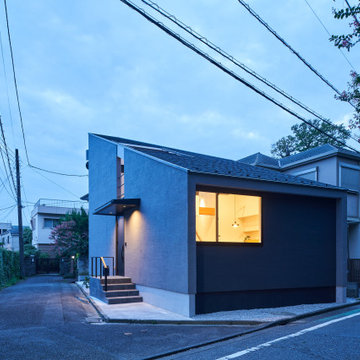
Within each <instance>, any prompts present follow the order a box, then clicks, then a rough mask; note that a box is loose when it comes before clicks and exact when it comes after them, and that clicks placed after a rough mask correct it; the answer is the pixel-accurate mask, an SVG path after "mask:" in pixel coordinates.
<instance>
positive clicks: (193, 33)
mask: <svg viewBox="0 0 360 360" xmlns="http://www.w3.org/2000/svg"><path fill="white" fill-rule="evenodd" d="M141 1H142V2H143V3H144V4H145V5H147V6H149V7H150V8H152V9H153V10H155V11H156V12H158V13H159V14H161V15H162V16H164V17H165V18H166V19H168V20H170V21H171V22H173V23H174V24H176V25H177V26H178V27H180V28H181V29H183V30H184V31H186V32H187V33H188V34H190V35H191V36H193V37H194V38H195V39H197V40H199V41H200V42H201V43H203V44H204V45H206V46H207V47H209V48H210V49H212V50H214V51H215V52H216V53H218V54H219V55H221V56H223V57H224V58H226V59H227V60H229V61H230V62H232V63H233V64H234V65H236V66H238V67H239V68H241V69H242V70H244V71H245V72H247V73H248V74H250V75H251V76H253V77H255V78H256V79H257V80H259V81H261V82H262V83H264V84H265V85H267V86H269V87H270V88H271V89H273V90H275V91H276V92H277V93H279V94H281V95H283V96H284V97H285V98H287V99H288V100H290V101H291V102H293V103H294V104H296V105H298V106H300V107H301V108H302V109H303V110H305V111H307V112H309V113H310V114H312V115H314V116H315V117H317V118H318V119H319V120H321V121H323V122H325V123H327V124H328V125H331V126H336V125H335V124H333V123H332V122H331V121H330V120H329V119H326V118H325V117H323V116H322V115H320V114H319V113H317V112H316V111H315V110H312V109H311V108H309V107H308V106H306V105H305V104H303V103H302V102H301V101H299V100H297V99H296V98H294V97H293V96H291V95H289V94H288V93H286V92H285V91H284V90H282V89H280V88H279V87H278V86H276V85H275V84H273V83H272V82H270V81H269V80H267V79H266V78H265V77H263V76H262V75H259V74H258V73H256V72H255V71H254V70H252V69H250V68H249V67H248V66H246V65H245V64H243V63H242V62H240V61H239V60H237V59H236V58H234V57H233V56H232V55H230V54H229V53H227V52H226V51H224V50H223V49H221V48H220V47H219V46H217V45H216V44H214V43H213V42H211V41H210V40H208V39H207V38H206V37H205V36H203V35H201V34H199V33H198V32H196V31H195V30H193V29H192V28H191V27H190V26H188V25H186V24H185V23H184V22H182V21H181V20H179V19H178V18H176V17H175V15H173V14H170V13H169V12H167V11H166V10H165V9H163V8H161V7H160V6H159V5H158V4H156V3H155V2H154V1H151V0H141ZM305 1H306V0H305ZM350 137H351V138H352V139H353V140H355V141H357V140H358V139H357V138H356V137H355V136H352V135H350Z"/></svg>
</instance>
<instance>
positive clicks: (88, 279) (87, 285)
mask: <svg viewBox="0 0 360 360" xmlns="http://www.w3.org/2000/svg"><path fill="white" fill-rule="evenodd" d="M83 286H85V287H86V288H87V289H88V288H89V287H90V278H89V276H86V277H85V279H84V280H83Z"/></svg>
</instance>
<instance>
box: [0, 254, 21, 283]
mask: <svg viewBox="0 0 360 360" xmlns="http://www.w3.org/2000/svg"><path fill="white" fill-rule="evenodd" d="M18 279H20V263H19V253H17V252H13V251H8V250H4V249H0V289H2V288H4V287H6V286H10V285H13V284H14V283H16V281H17V280H18Z"/></svg>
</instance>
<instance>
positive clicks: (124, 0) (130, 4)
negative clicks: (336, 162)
mask: <svg viewBox="0 0 360 360" xmlns="http://www.w3.org/2000/svg"><path fill="white" fill-rule="evenodd" d="M120 1H121V2H122V3H124V4H125V5H127V6H128V7H130V8H131V9H133V10H134V11H136V12H137V13H139V14H140V15H141V16H143V17H144V18H145V19H146V20H148V21H149V22H151V23H152V24H154V25H155V26H157V27H158V28H160V29H161V30H163V31H164V32H165V33H167V34H168V35H169V36H171V37H173V38H174V39H176V40H177V41H179V42H180V43H181V44H183V45H184V46H186V47H187V48H189V49H190V50H192V51H193V52H195V53H196V54H198V55H200V56H201V57H202V58H204V59H205V60H207V61H208V62H210V63H211V64H213V65H214V66H216V67H217V68H219V69H221V70H222V71H223V72H225V73H226V74H228V75H230V76H231V77H233V78H234V79H236V80H237V81H239V82H241V83H242V84H244V85H245V86H247V87H248V88H250V89H251V90H253V91H254V92H256V93H257V94H259V95H261V96H262V97H264V98H265V99H267V100H269V101H270V102H272V103H273V104H275V105H277V106H278V107H280V108H281V109H283V110H285V111H286V112H288V113H289V114H291V115H292V116H294V117H296V118H297V119H299V120H301V121H303V122H304V123H306V124H307V125H308V126H310V127H312V128H314V129H316V130H317V131H319V132H320V133H322V134H324V135H325V136H327V137H328V138H330V139H332V140H334V141H336V142H337V143H338V144H341V145H342V146H344V147H347V148H349V149H351V150H353V151H355V152H357V153H360V152H359V151H358V150H356V149H355V148H353V147H351V146H349V145H347V144H346V143H345V142H343V141H341V140H339V139H336V138H335V137H334V136H332V135H330V134H327V133H326V132H325V131H323V130H321V129H320V128H318V127H317V126H315V125H313V124H312V123H311V122H310V121H309V120H306V119H305V118H303V117H302V116H301V115H299V114H297V113H296V112H295V111H293V110H291V109H290V108H288V107H287V106H286V105H284V104H282V103H280V102H279V101H278V100H276V99H275V98H273V97H271V96H270V95H268V94H266V93H265V92H264V91H262V90H260V89H259V88H257V87H256V86H254V85H252V84H251V83H250V82H248V81H247V80H245V79H243V78H242V77H241V76H239V75H238V74H236V73H235V72H234V71H232V70H230V69H229V68H227V67H225V66H224V65H223V64H221V63H220V62H218V61H217V60H215V59H214V58H212V57H211V56H210V55H208V54H206V53H205V52H204V51H202V50H201V49H199V48H198V47H196V46H195V45H194V44H192V43H190V42H189V41H188V40H186V39H184V38H183V37H181V36H180V35H179V34H177V33H175V32H174V31H172V30H171V29H170V28H168V27H167V26H165V25H164V24H163V23H161V22H160V21H158V20H157V19H156V18H154V17H153V16H152V15H150V14H149V13H147V12H146V11H145V10H144V9H142V8H140V7H138V6H137V5H136V4H135V3H133V2H132V1H129V0H120Z"/></svg>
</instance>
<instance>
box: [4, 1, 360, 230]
mask: <svg viewBox="0 0 360 360" xmlns="http://www.w3.org/2000/svg"><path fill="white" fill-rule="evenodd" d="M134 1H135V2H136V4H138V5H139V6H140V7H142V8H144V9H147V8H146V6H145V5H144V4H142V3H141V1H140V0H134ZM157 3H158V4H159V5H160V6H161V7H163V8H165V9H166V10H167V11H168V12H170V13H172V14H174V15H176V16H177V17H178V18H179V19H180V20H182V21H183V22H185V23H186V24H188V25H190V26H191V27H192V28H193V29H195V30H196V31H198V32H199V33H200V34H202V35H204V36H206V37H207V38H208V39H209V40H211V41H212V42H214V43H216V44H217V45H218V46H220V47H221V48H222V49H224V50H226V51H227V52H229V53H230V54H232V55H233V56H234V57H236V58H237V59H238V60H239V61H241V62H243V63H245V64H246V65H247V66H249V67H250V68H251V69H253V70H255V71H256V72H258V73H259V74H261V75H263V76H264V77H266V78H267V79H268V80H270V81H271V82H273V83H275V84H276V85H277V86H279V87H280V88H282V89H283V90H285V91H286V92H288V93H290V94H291V95H292V96H294V97H296V98H297V99H299V100H301V101H302V102H303V103H305V104H306V105H308V106H309V107H311V108H312V109H314V110H316V111H317V112H319V113H320V114H322V115H323V116H325V117H327V118H329V119H331V120H332V121H333V122H335V123H344V124H346V122H347V121H348V119H349V118H350V116H351V110H352V108H351V107H350V106H349V105H348V104H345V103H342V102H340V101H337V100H335V99H334V91H333V90H331V89H330V88H329V87H328V86H326V85H325V84H324V83H323V82H322V81H321V80H320V79H319V78H317V77H316V76H315V75H314V74H313V73H312V72H311V71H310V70H309V69H308V68H306V67H305V66H304V64H303V63H301V62H300V61H299V60H298V59H297V58H296V57H295V56H294V55H293V54H292V53H291V52H290V51H289V50H288V49H287V48H285V47H284V46H283V45H282V44H281V43H280V42H279V41H278V40H276V39H275V38H274V37H273V36H272V35H271V34H270V33H269V32H268V31H267V30H266V29H265V28H264V27H262V26H261V25H260V24H259V23H258V22H257V21H256V20H255V19H254V18H253V17H252V16H251V15H250V14H249V13H248V12H247V11H246V10H245V9H244V8H243V7H242V6H241V5H240V4H239V3H238V1H237V0H227V1H221V0H197V1H181V0H159V2H157ZM309 3H311V6H312V7H313V9H314V10H315V12H316V13H317V15H318V16H319V17H320V19H321V20H322V22H323V23H324V25H325V26H326V28H327V29H328V31H329V32H330V33H334V34H341V33H345V32H347V31H348V23H347V21H346V20H343V21H339V20H334V19H333V14H332V7H333V6H337V7H342V6H344V3H345V2H344V1H340V0H338V1H336V2H334V1H330V0H316V1H309ZM350 3H354V0H352V1H350ZM249 4H250V5H251V6H252V7H253V9H254V10H255V11H256V12H257V13H258V14H259V15H261V16H262V17H263V19H264V20H265V21H266V22H268V23H269V24H270V25H271V26H272V27H273V28H274V29H275V30H276V31H277V32H278V33H279V34H280V35H281V36H283V37H284V38H285V39H286V40H287V41H288V42H289V43H290V44H291V45H292V46H293V47H294V48H295V49H296V50H297V51H299V52H300V53H301V54H302V55H303V56H304V57H305V58H306V59H307V60H308V61H309V62H310V63H311V64H312V65H313V66H314V67H315V68H316V69H317V70H318V71H319V72H320V73H321V74H323V75H324V76H325V77H326V78H327V79H328V80H330V81H331V82H332V83H333V84H334V85H335V86H336V87H337V88H339V89H340V90H341V91H342V90H344V89H346V85H347V81H348V80H349V73H350V70H351V68H350V66H349V64H348V63H347V62H346V60H345V59H344V57H343V56H342V54H341V53H340V51H339V50H338V49H336V48H335V47H334V46H333V45H332V44H331V43H330V42H329V40H328V39H329V35H328V34H327V33H326V31H325V30H324V28H323V27H322V25H321V24H320V23H319V21H318V19H317V18H316V17H315V16H314V14H313V13H312V11H311V10H310V8H309V7H308V5H307V3H306V1H305V0H288V1H285V2H278V1H271V2H270V1H264V0H263V1H260V0H251V1H249ZM8 12H9V21H10V30H11V36H12V43H13V51H14V60H15V67H16V75H17V81H18V87H19V95H20V102H21V106H22V112H23V120H24V127H25V136H26V141H27V148H28V154H29V158H30V162H31V163H32V164H33V165H35V166H38V167H42V168H45V169H49V170H53V171H59V172H65V173H70V174H86V173H87V170H86V168H85V162H86V161H85V151H86V149H87V142H88V133H89V132H94V133H100V134H107V135H113V136H119V137H125V138H130V139H135V140H140V141H145V142H150V143H155V144H161V145H165V146H170V147H175V148H180V149H184V150H190V151H195V152H200V153H205V154H210V155H215V156H220V157H225V158H230V159H239V158H242V157H244V156H247V155H250V154H252V153H255V152H258V151H260V152H262V153H265V154H270V148H271V144H273V143H274V142H276V141H277V140H278V139H279V138H280V137H282V136H286V135H288V134H289V133H290V127H291V126H292V125H293V124H295V123H297V122H298V121H297V119H295V118H293V117H292V116H291V115H289V114H287V113H286V112H284V111H283V110H281V109H279V108H277V107H276V106H275V105H273V104H271V103H270V102H269V101H267V100H265V99H263V98H261V97H260V96H259V95H257V94H256V93H254V92H252V91H251V90H250V89H248V88H246V87H245V86H243V85H242V84H241V83H239V82H237V81H236V80H234V79H232V78H231V77H229V76H228V75H226V74H225V73H223V72H222V71H220V70H219V69H217V68H215V67H214V66H213V65H211V64H210V63H208V62H206V61H205V60H204V59H202V58H200V57H199V56H198V55H196V54H194V53H193V52H191V51H190V50H189V49H187V48H185V47H184V46H183V45H181V44H180V43H178V42H177V41H176V40H174V39H172V38H170V37H169V36H168V35H167V34H165V33H163V32H162V31H161V30H159V29H158V28H156V27H155V26H154V25H152V24H150V23H149V22H147V21H146V20H145V19H144V18H143V17H141V16H140V15H139V14H137V13H135V12H134V11H133V10H131V9H129V8H128V7H127V6H126V5H124V4H123V3H121V2H120V1H118V0H107V1H93V0H86V1H85V0H77V1H69V0H68V1H64V0H63V1H60V0H32V1H21V0H8ZM149 12H151V11H149ZM151 13H152V14H154V12H151ZM156 16H157V17H158V18H159V19H160V15H156ZM162 21H163V22H164V23H166V24H168V22H166V21H164V20H162ZM172 28H173V29H175V27H174V25H173V26H172ZM0 31H1V41H2V46H3V50H4V51H3V57H4V59H5V70H4V67H3V65H2V63H1V64H0V67H1V69H0V114H1V116H2V120H3V123H4V126H5V135H6V139H7V141H8V145H9V148H10V149H11V150H12V151H13V150H14V149H15V148H19V151H20V156H21V160H22V169H21V171H22V181H23V186H24V190H25V196H24V199H25V201H26V202H25V204H24V205H26V208H25V218H24V222H25V224H29V219H30V211H31V209H32V206H33V205H32V203H35V202H36V201H37V200H38V199H39V198H52V199H66V200H78V199H79V197H80V196H82V195H84V194H86V193H87V191H88V190H87V178H86V177H83V178H76V177H63V176H57V175H51V174H46V173H40V174H42V175H40V174H39V172H37V171H35V170H33V169H31V168H29V167H28V166H27V162H26V157H25V152H24V146H23V142H22V135H21V129H20V122H19V116H18V112H17V107H16V102H15V91H14V84H13V81H12V70H11V61H10V53H9V44H8V39H7V33H6V21H5V13H4V8H3V4H2V5H1V8H0ZM176 32H179V33H181V34H183V33H182V32H181V31H180V30H177V29H176ZM186 38H188V39H189V40H191V41H192V42H194V43H195V44H197V45H198V43H197V42H195V40H192V39H191V38H190V37H189V36H186ZM202 48H204V47H202ZM206 52H207V53H209V54H211V55H213V56H215V58H216V59H218V60H220V56H219V55H214V54H213V53H212V52H211V51H210V50H206ZM346 56H347V57H348V59H349V60H350V62H351V63H352V64H353V66H354V68H355V69H356V70H359V69H358V68H360V64H359V59H360V45H358V47H355V48H354V49H353V50H351V52H347V51H346ZM221 62H222V63H223V64H225V65H227V66H230V65H229V63H228V62H227V61H226V60H221ZM230 67H231V68H232V69H233V70H235V67H234V66H230ZM236 72H237V73H238V74H239V75H241V76H243V77H244V78H246V79H248V80H250V81H251V82H253V83H254V84H256V85H257V86H259V87H261V88H262V89H264V90H266V91H267V92H269V93H270V94H272V95H274V94H273V92H271V91H269V90H267V89H266V87H265V86H263V85H260V84H259V83H258V82H256V81H255V80H253V79H252V78H251V77H250V76H249V75H246V74H245V73H244V72H243V71H241V70H240V69H239V70H237V69H236ZM8 96H9V98H8ZM274 96H276V98H277V99H279V100H280V101H282V102H284V103H285V104H289V102H288V101H285V100H284V99H283V98H282V97H280V96H279V95H274ZM9 105H10V106H9ZM289 106H290V104H289ZM291 107H292V108H293V109H294V110H296V111H297V112H299V113H300V114H302V115H304V116H305V117H306V118H308V119H311V118H313V117H311V116H310V115H306V113H305V112H304V111H303V110H301V109H299V108H297V107H296V106H295V105H291ZM9 109H11V112H10V110H9ZM355 146H357V145H356V144H355ZM0 164H1V165H0V177H1V179H3V181H4V180H5V179H6V176H5V174H4V170H3V166H2V163H0ZM44 176H45V177H46V178H45V177H44ZM14 204H15V201H14V199H13V198H11V197H10V196H9V194H8V193H7V192H6V190H4V188H3V187H2V186H1V185H0V209H1V210H0V222H4V221H8V220H9V221H12V222H13V224H17V218H16V208H15V207H13V208H9V209H7V210H3V209H4V208H7V207H11V206H13V205H14Z"/></svg>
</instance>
